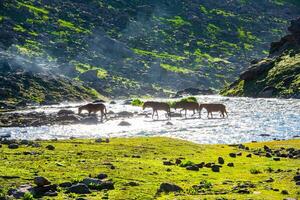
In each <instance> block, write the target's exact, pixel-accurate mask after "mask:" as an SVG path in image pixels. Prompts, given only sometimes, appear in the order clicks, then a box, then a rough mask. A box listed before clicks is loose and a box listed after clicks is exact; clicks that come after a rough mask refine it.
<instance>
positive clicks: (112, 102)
mask: <svg viewBox="0 0 300 200" xmlns="http://www.w3.org/2000/svg"><path fill="white" fill-rule="evenodd" d="M109 104H112V105H114V104H117V103H116V102H115V101H111V102H109Z"/></svg>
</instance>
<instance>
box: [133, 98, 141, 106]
mask: <svg viewBox="0 0 300 200" xmlns="http://www.w3.org/2000/svg"><path fill="white" fill-rule="evenodd" d="M143 104H144V102H143V101H141V100H140V99H133V100H132V102H131V105H133V106H142V105H143Z"/></svg>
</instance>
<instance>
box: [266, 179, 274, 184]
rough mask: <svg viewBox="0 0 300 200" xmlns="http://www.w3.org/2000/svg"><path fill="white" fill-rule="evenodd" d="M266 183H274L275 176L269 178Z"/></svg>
mask: <svg viewBox="0 0 300 200" xmlns="http://www.w3.org/2000/svg"><path fill="white" fill-rule="evenodd" d="M265 182H266V183H273V182H274V179H273V178H269V179H267V180H265Z"/></svg>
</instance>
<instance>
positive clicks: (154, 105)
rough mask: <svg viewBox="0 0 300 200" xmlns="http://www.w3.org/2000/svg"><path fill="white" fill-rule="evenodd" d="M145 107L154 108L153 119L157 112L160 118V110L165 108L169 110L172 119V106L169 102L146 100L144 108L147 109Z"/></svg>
mask: <svg viewBox="0 0 300 200" xmlns="http://www.w3.org/2000/svg"><path fill="white" fill-rule="evenodd" d="M145 108H152V109H153V113H152V119H153V117H154V113H156V115H157V119H158V112H157V111H158V110H164V111H166V112H167V115H168V118H169V119H171V110H170V106H169V104H167V103H164V102H155V101H146V102H145V103H144V104H143V110H145Z"/></svg>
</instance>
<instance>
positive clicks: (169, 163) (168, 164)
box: [163, 161, 175, 166]
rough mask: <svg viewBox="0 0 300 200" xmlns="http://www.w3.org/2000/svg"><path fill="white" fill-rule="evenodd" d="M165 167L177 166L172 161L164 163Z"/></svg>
mask: <svg viewBox="0 0 300 200" xmlns="http://www.w3.org/2000/svg"><path fill="white" fill-rule="evenodd" d="M163 165H167V166H170V165H175V164H174V163H172V162H171V161H163Z"/></svg>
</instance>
